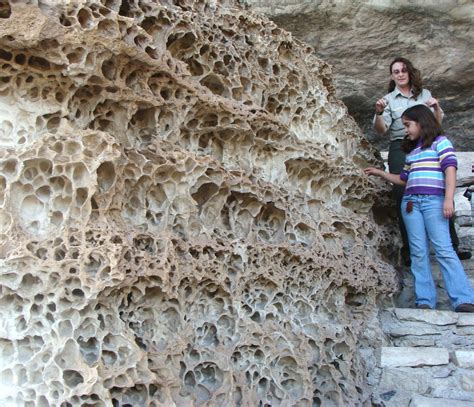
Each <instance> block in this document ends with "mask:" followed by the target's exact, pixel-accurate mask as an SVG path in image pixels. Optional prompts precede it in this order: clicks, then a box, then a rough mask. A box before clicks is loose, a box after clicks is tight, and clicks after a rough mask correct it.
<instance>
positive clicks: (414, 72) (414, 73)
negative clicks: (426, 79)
mask: <svg viewBox="0 0 474 407" xmlns="http://www.w3.org/2000/svg"><path fill="white" fill-rule="evenodd" d="M397 62H401V63H402V64H404V65H405V66H406V68H407V71H408V78H409V83H410V86H411V89H412V91H413V96H414V97H415V99H417V98H418V96H419V94H420V93H421V91H422V90H423V85H422V83H421V73H420V71H419V70H418V69H416V68H415V67H414V66H413V64H412V63H411V62H410V61H409V60H408V59H406V58H400V57H399V58H395V59H394V60H393V61H392V63H391V64H390V69H389V70H390V75H391V74H392V66H393V64H396V63H397ZM394 89H395V81H394V80H393V79H391V80H390V82H389V84H388V93H390V92H392V91H393V90H394Z"/></svg>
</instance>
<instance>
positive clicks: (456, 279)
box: [364, 105, 474, 312]
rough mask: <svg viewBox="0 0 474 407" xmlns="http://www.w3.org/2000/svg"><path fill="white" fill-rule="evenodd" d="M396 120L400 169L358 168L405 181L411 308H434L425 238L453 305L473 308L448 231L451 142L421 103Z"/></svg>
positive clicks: (453, 175)
mask: <svg viewBox="0 0 474 407" xmlns="http://www.w3.org/2000/svg"><path fill="white" fill-rule="evenodd" d="M401 119H402V123H403V126H404V127H405V131H406V136H405V139H404V141H403V143H402V148H403V150H404V151H405V152H406V153H407V156H406V161H405V167H404V168H403V170H402V172H401V173H400V174H399V175H398V174H390V173H387V172H385V171H382V170H380V169H376V168H366V169H365V170H364V172H365V174H367V175H376V176H379V177H381V178H384V179H386V180H387V181H390V182H392V183H393V184H397V185H403V186H405V193H404V196H403V199H402V203H401V214H402V217H403V220H404V222H405V226H406V229H407V233H408V241H409V244H410V258H411V271H412V273H413V276H414V277H415V293H416V305H417V307H418V308H423V309H434V308H436V288H435V284H434V281H433V277H432V275H431V267H430V258H429V241H428V238H429V240H430V241H431V244H432V245H433V248H434V251H435V255H436V260H437V261H438V263H439V265H440V269H441V272H442V275H443V279H444V283H445V286H446V291H447V292H448V295H449V298H450V300H451V303H452V305H453V308H454V309H455V311H456V312H474V290H473V289H472V288H471V286H470V284H469V280H468V279H467V276H466V273H465V272H464V269H463V267H462V264H461V262H460V260H459V258H458V257H457V255H456V253H455V251H454V249H453V246H452V244H451V239H450V236H449V225H448V219H449V218H451V217H452V215H453V213H454V200H453V198H454V190H455V187H456V170H457V160H456V156H455V154H454V150H453V146H452V144H451V142H450V141H449V140H448V139H447V138H446V137H445V136H443V135H442V134H443V130H442V129H441V126H440V125H439V122H438V121H437V120H436V118H435V116H434V114H433V113H432V111H431V110H430V109H429V108H428V107H427V106H425V105H416V106H412V107H410V108H408V109H407V110H405V111H404V112H403V114H402V118H401Z"/></svg>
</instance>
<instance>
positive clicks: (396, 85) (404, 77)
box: [373, 58, 471, 266]
mask: <svg viewBox="0 0 474 407" xmlns="http://www.w3.org/2000/svg"><path fill="white" fill-rule="evenodd" d="M388 92H389V93H388V94H386V95H385V96H384V97H383V98H381V99H379V100H377V102H376V103H375V117H374V122H373V125H374V129H375V131H376V133H378V134H380V135H383V134H385V133H388V134H389V137H390V147H389V152H388V169H389V172H390V173H392V174H400V172H401V171H402V169H403V166H404V164H405V153H404V152H403V151H402V148H401V143H402V140H403V138H404V137H405V134H406V133H405V129H404V126H403V123H402V119H401V118H402V114H403V112H404V111H405V110H406V109H408V108H409V107H412V106H415V105H426V106H429V107H430V108H431V110H432V112H433V114H434V116H435V118H436V120H437V121H438V123H439V124H441V122H442V120H443V116H444V113H443V111H442V110H441V107H440V105H439V102H438V100H437V99H435V98H434V97H433V96H432V95H431V92H430V91H429V90H427V89H423V86H422V82H421V75H420V71H419V70H418V69H416V68H415V67H414V66H413V64H412V63H411V62H410V61H409V60H408V59H406V58H395V59H394V60H393V61H392V63H391V64H390V83H389V86H388ZM403 193H404V187H403V186H402V185H394V186H393V196H394V199H395V201H396V206H397V215H398V224H399V228H400V233H401V236H402V241H403V247H402V251H401V255H402V259H403V262H404V264H405V265H407V266H408V265H410V250H409V245H408V237H407V232H406V228H405V224H404V223H403V219H402V215H401V212H400V205H401V201H402V198H403ZM449 230H450V234H451V240H452V243H453V246H454V249H455V251H456V253H457V254H458V256H459V258H460V259H461V260H465V259H468V258H470V257H471V253H470V252H459V251H458V245H459V239H458V237H457V234H456V230H455V228H454V223H453V220H452V218H451V220H450V222H449Z"/></svg>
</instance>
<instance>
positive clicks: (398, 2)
mask: <svg viewBox="0 0 474 407" xmlns="http://www.w3.org/2000/svg"><path fill="white" fill-rule="evenodd" d="M245 1H246V3H247V4H249V5H251V6H252V7H253V8H254V9H255V10H257V11H260V12H263V13H265V14H267V15H268V16H269V17H271V18H272V19H273V20H274V21H275V22H276V23H277V24H278V25H279V26H281V27H283V28H285V29H287V30H288V31H290V32H291V33H293V34H294V35H295V37H297V38H299V39H301V40H303V41H305V42H306V43H308V44H310V45H311V46H312V47H314V49H315V53H316V55H317V56H318V57H320V58H323V59H324V60H325V61H326V62H328V63H329V64H330V65H331V66H332V67H333V73H334V78H335V84H336V89H337V96H338V97H339V98H340V99H342V100H343V101H344V103H345V104H346V105H347V107H348V109H349V113H350V114H351V115H353V117H354V118H355V119H356V121H357V123H358V124H359V125H360V127H361V128H362V129H363V132H364V134H365V135H366V137H368V138H369V139H370V140H371V142H372V143H373V144H374V145H376V146H377V147H378V148H380V149H386V148H387V146H388V140H387V139H386V137H381V136H377V135H375V133H374V132H373V130H372V129H371V120H372V118H373V114H374V106H375V101H376V100H377V99H378V98H380V97H382V96H383V95H384V94H385V93H386V90H387V86H388V82H389V65H390V62H391V61H392V60H393V59H394V58H395V57H398V56H403V57H405V58H408V59H409V60H411V61H412V62H413V64H414V65H415V66H416V67H418V68H419V69H420V70H421V73H422V77H423V80H424V85H425V87H426V88H427V89H429V90H431V92H432V93H433V96H434V97H436V98H438V99H439V100H440V103H441V106H442V108H443V110H444V111H445V113H446V114H445V118H444V123H443V125H444V128H445V131H446V132H447V133H448V134H449V135H450V136H451V138H452V140H453V142H454V144H455V147H456V148H457V149H458V150H460V151H474V141H473V140H474V133H473V129H474V119H473V118H474V48H473V46H472V44H473V41H474V28H473V27H474V4H473V3H472V1H463V0H461V1H459V0H447V1H442V2H440V1H428V0H415V1H412V0H411V1H410V0H364V1H357V2H354V1H348V0H342V1H332V0H319V1H309V0H271V1H270V0H245Z"/></svg>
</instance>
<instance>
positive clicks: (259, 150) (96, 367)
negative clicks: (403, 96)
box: [0, 0, 396, 407]
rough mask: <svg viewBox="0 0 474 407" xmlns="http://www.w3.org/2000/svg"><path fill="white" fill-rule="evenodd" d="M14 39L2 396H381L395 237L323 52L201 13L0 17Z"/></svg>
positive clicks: (2, 178) (106, 3)
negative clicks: (377, 379) (376, 391)
mask: <svg viewBox="0 0 474 407" xmlns="http://www.w3.org/2000/svg"><path fill="white" fill-rule="evenodd" d="M0 43H1V51H0V60H1V66H2V78H1V83H0V128H1V137H0V142H1V150H0V152H1V168H0V185H1V188H0V192H1V196H0V205H1V206H0V219H1V222H0V232H1V246H0V257H1V263H0V284H1V291H0V294H1V297H0V298H1V299H0V301H1V307H0V315H1V319H0V324H1V329H0V332H1V339H0V341H1V365H0V369H1V378H2V380H1V391H0V398H1V403H3V404H4V405H9V406H10V405H20V406H23V405H25V406H61V407H66V406H79V405H83V406H112V405H113V406H170V405H180V406H189V405H222V406H223V405H300V406H305V405H308V406H309V405H324V406H329V405H356V404H360V405H362V404H364V403H370V395H371V388H370V385H369V383H367V382H366V377H367V374H366V373H367V370H368V369H370V368H371V366H370V364H367V363H365V362H364V360H363V358H362V356H361V355H362V354H363V352H362V349H364V352H366V353H367V352H369V353H370V350H371V349H373V348H374V347H375V345H374V343H375V342H377V341H378V340H380V336H379V335H380V331H379V327H378V325H377V323H376V318H375V317H376V314H377V301H378V298H379V296H386V295H388V294H389V293H391V292H393V291H394V290H395V288H396V281H395V277H394V276H395V273H394V270H393V268H392V267H391V266H389V265H388V264H387V263H386V262H385V258H384V257H382V256H384V255H385V256H388V255H390V254H391V252H392V251H393V249H394V246H395V244H394V234H393V230H392V229H390V228H389V227H388V226H386V225H385V221H386V217H387V214H386V213H385V212H381V210H379V209H377V208H383V207H384V205H385V203H386V201H384V199H385V198H384V197H383V194H381V192H380V191H381V190H380V186H377V185H375V184H373V183H372V181H369V180H367V179H366V178H365V177H364V176H363V175H362V172H361V167H363V166H365V165H367V164H372V165H376V164H377V163H379V161H378V158H377V157H376V156H375V154H374V150H372V149H371V148H370V146H369V145H368V143H367V142H366V141H365V139H363V138H361V136H360V132H359V130H358V128H357V126H356V124H355V122H354V121H353V120H352V119H351V118H350V117H349V116H348V114H347V111H346V109H345V107H344V105H343V104H342V103H340V102H338V101H337V100H336V98H335V90H334V88H333V85H332V79H331V72H330V69H329V68H328V66H327V65H326V64H325V63H324V62H323V61H321V60H319V59H318V58H316V57H315V56H314V55H313V53H312V51H311V49H309V48H308V47H306V46H304V45H303V44H300V43H298V42H296V41H294V40H292V38H291V36H290V35H289V34H288V33H286V32H284V31H282V30H281V29H279V28H278V27H276V26H275V25H274V24H273V23H271V22H269V21H268V20H266V19H264V18H262V17H259V16H257V15H255V14H252V13H250V12H248V11H246V10H243V9H241V8H240V6H238V5H237V4H234V3H233V2H230V1H229V2H228V1H220V2H217V1H207V2H203V1H192V0H175V1H171V0H167V1H165V0H163V1H138V0H136V1H129V2H126V1H118V0H103V1H77V2H57V1H52V0H51V1H41V0H40V1H31V2H10V3H5V2H4V3H2V8H1V9H0ZM382 192H383V191H382ZM379 194H381V195H380V197H379Z"/></svg>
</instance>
